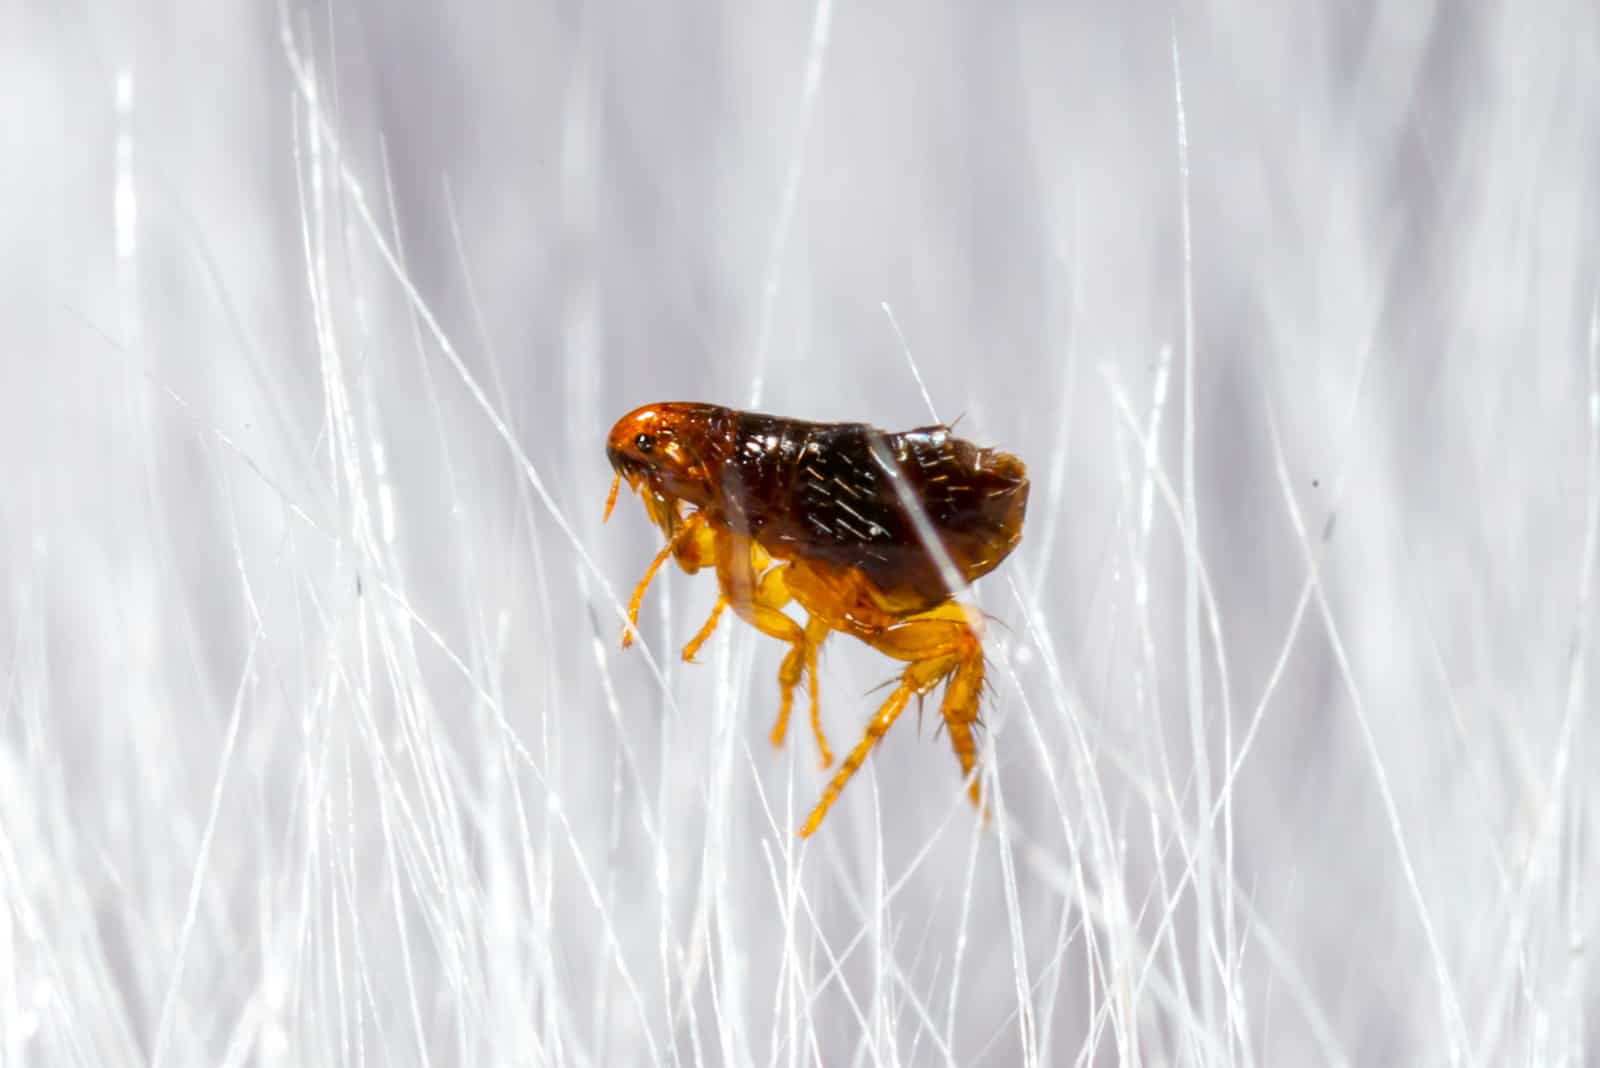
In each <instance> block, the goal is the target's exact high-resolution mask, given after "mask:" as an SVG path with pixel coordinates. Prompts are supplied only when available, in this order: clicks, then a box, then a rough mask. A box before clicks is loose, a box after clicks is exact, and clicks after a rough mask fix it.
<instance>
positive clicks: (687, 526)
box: [622, 512, 709, 649]
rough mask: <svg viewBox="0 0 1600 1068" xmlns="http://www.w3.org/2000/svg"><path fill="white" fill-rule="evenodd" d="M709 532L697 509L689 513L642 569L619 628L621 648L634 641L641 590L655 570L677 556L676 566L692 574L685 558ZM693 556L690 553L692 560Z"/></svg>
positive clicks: (652, 576)
mask: <svg viewBox="0 0 1600 1068" xmlns="http://www.w3.org/2000/svg"><path fill="white" fill-rule="evenodd" d="M707 533H709V532H708V531H707V530H706V527H705V517H704V516H702V515H701V514H700V513H699V512H694V513H692V514H691V515H690V516H689V517H688V518H687V519H685V520H684V521H683V526H681V527H679V528H678V529H677V532H676V533H674V534H673V535H672V537H670V538H668V539H667V543H666V544H665V545H663V546H662V547H661V551H660V552H658V553H656V555H655V559H654V560H651V561H650V566H649V567H647V568H645V569H644V578H642V579H640V580H639V585H637V586H635V587H634V588H633V596H632V597H631V598H630V599H629V600H628V622H627V625H626V626H624V627H623V628H622V647H623V648H624V649H626V648H628V646H630V645H632V644H633V638H634V635H636V634H637V633H638V632H639V606H640V605H642V604H643V603H644V591H645V590H647V589H649V588H650V583H651V581H652V580H654V579H655V577H656V572H657V571H660V570H661V565H662V564H664V563H666V562H667V557H669V556H673V555H676V556H677V557H678V564H679V566H682V567H684V570H686V571H689V572H690V573H691V574H692V573H693V568H691V567H689V566H686V565H685V563H684V557H685V556H686V555H691V554H693V553H696V552H698V550H699V546H700V544H701V542H702V541H703V539H704V536H705V535H706V534H707ZM692 559H693V557H692V555H691V560H692Z"/></svg>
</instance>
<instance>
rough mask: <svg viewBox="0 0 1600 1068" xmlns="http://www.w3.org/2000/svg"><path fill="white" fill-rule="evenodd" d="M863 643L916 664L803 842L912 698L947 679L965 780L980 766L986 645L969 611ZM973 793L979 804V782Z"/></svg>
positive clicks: (951, 610) (941, 614)
mask: <svg viewBox="0 0 1600 1068" xmlns="http://www.w3.org/2000/svg"><path fill="white" fill-rule="evenodd" d="M862 640H863V641H865V642H866V643H867V644H869V645H871V646H872V647H873V648H874V649H877V650H878V651H879V652H881V653H884V654H885V655H888V656H892V657H894V658H895V659H896V660H907V661H910V665H909V666H908V667H907V668H906V669H905V672H904V673H903V674H902V675H901V676H900V683H899V685H897V686H896V687H895V689H894V692H893V693H891V694H890V695H889V699H888V700H886V701H885V702H884V703H883V705H882V707H880V708H879V709H878V713H877V715H875V716H873V717H872V721H871V722H870V723H868V724H867V731H866V734H865V735H864V736H863V737H862V739H861V741H860V742H859V743H857V745H856V747H855V749H853V750H852V751H851V752H850V755H849V756H848V757H846V758H845V761H844V763H843V764H841V765H840V766H839V771H838V773H837V774H835V775H834V777H833V780H832V781H831V782H829V783H828V785H827V788H826V789H824V790H823V792H822V798H821V800H819V801H818V802H817V806H816V808H814V809H812V811H811V815H810V816H809V817H808V818H807V819H806V822H805V825H804V826H802V827H801V828H800V834H801V835H802V836H806V835H810V834H811V833H812V832H813V831H815V830H816V829H817V828H818V827H819V826H821V824H822V818H823V817H824V816H826V815H827V813H828V809H829V808H830V807H832V805H833V803H834V801H836V800H837V799H838V797H839V794H840V793H841V792H842V791H843V790H844V787H845V784H846V783H848V782H849V781H850V777H851V776H852V775H854V774H855V773H856V771H857V770H858V769H859V768H860V767H861V765H862V764H863V763H864V762H865V761H866V759H867V756H868V755H869V754H870V753H871V752H872V749H873V747H874V746H876V745H877V744H878V741H879V740H880V739H882V737H883V736H884V734H886V733H887V732H888V730H889V728H890V727H891V726H893V725H894V721H895V719H896V718H897V717H898V716H899V715H900V713H901V712H902V711H904V710H905V706H906V703H907V702H908V701H910V700H911V697H912V695H913V694H918V695H920V694H925V693H928V692H929V691H930V690H933V689H934V688H935V687H937V686H938V685H939V683H940V682H942V681H944V680H945V679H949V680H950V682H949V685H948V686H947V687H946V688H945V694H944V704H943V706H942V708H941V711H942V713H943V716H944V722H945V727H946V729H948V730H949V732H950V743H951V745H952V746H953V747H954V748H955V752H956V759H957V760H958V761H960V763H961V771H962V773H963V775H967V776H970V775H971V774H972V770H973V768H974V767H976V766H977V743H976V741H975V739H974V737H973V730H972V728H973V726H974V725H975V724H976V723H977V720H978V696H979V693H980V692H981V690H982V689H983V645H982V643H981V642H980V641H979V639H978V634H977V631H976V630H975V629H974V627H973V624H972V621H971V618H970V617H969V616H968V614H967V613H966V611H965V610H964V609H962V608H961V606H960V605H957V604H953V603H952V604H945V605H940V606H939V607H938V608H935V609H932V610H931V611H928V612H924V613H922V614H920V615H917V616H913V617H911V618H910V619H907V620H904V621H902V622H899V623H896V624H894V625H892V626H889V627H885V628H883V629H882V630H880V631H876V632H873V633H870V634H866V635H862ZM967 793H968V796H969V797H971V798H972V803H973V804H977V803H978V801H979V793H978V783H977V780H976V779H974V780H973V782H972V785H971V786H970V787H969V788H968V790H967Z"/></svg>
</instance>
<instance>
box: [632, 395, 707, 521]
mask: <svg viewBox="0 0 1600 1068" xmlns="http://www.w3.org/2000/svg"><path fill="white" fill-rule="evenodd" d="M721 412H722V409H721V408H717V407H715V406H714V405H710V404H690V403H683V402H667V403H663V404H647V405H645V406H644V407H643V408H635V409H634V410H633V411H631V412H629V413H628V414H627V415H625V416H623V417H622V418H621V419H618V420H617V423H616V425H615V426H613V427H612V428H611V434H610V436H609V437H607V439H606V459H608V460H610V461H611V469H612V470H613V471H615V472H616V473H617V477H616V479H615V480H614V481H613V482H612V484H611V499H610V501H608V502H607V504H606V515H608V516H609V515H610V514H611V508H612V506H613V504H614V503H615V501H616V496H617V489H618V487H619V486H620V485H621V484H622V480H623V479H627V480H628V486H629V487H630V488H631V489H633V490H634V491H636V492H638V493H640V494H642V495H644V494H647V495H648V497H653V498H656V499H658V500H661V499H665V500H666V501H683V502H685V503H686V504H691V505H695V506H697V507H704V506H705V505H706V504H708V503H709V502H710V500H711V475H710V472H709V471H708V470H707V469H706V465H705V462H704V457H705V456H707V455H708V454H709V452H710V450H709V449H708V448H707V443H708V436H709V435H710V433H711V432H712V431H713V423H714V422H715V420H716V419H717V417H718V415H719V414H720V413H721Z"/></svg>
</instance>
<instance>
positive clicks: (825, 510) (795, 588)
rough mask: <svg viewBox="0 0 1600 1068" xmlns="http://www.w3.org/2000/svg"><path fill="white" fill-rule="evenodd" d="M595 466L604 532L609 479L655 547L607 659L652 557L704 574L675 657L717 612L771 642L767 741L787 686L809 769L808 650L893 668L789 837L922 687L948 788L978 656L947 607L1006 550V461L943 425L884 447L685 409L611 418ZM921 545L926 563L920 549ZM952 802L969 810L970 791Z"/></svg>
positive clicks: (953, 607)
mask: <svg viewBox="0 0 1600 1068" xmlns="http://www.w3.org/2000/svg"><path fill="white" fill-rule="evenodd" d="M606 456H607V458H608V459H609V460H610V461H611V466H612V468H613V469H614V470H615V471H616V478H615V479H614V480H613V481H612V484H611V494H610V497H609V498H608V499H607V501H606V517H607V518H610V515H611V510H612V508H613V507H615V505H616V500H617V492H618V490H619V488H620V486H621V483H622V480H623V479H626V480H627V481H628V485H629V486H630V487H631V488H632V489H633V490H634V491H636V492H637V493H638V494H639V496H640V498H641V499H642V500H643V501H644V507H645V511H646V512H647V513H648V514H649V516H650V519H651V521H652V522H653V523H655V524H656V526H658V527H660V528H661V531H662V533H663V534H664V535H665V536H666V539H667V541H666V545H664V546H663V547H662V549H661V551H660V552H659V553H657V554H656V557H655V559H654V560H652V561H651V563H650V566H649V568H647V569H646V571H645V573H644V578H643V579H641V580H640V581H639V585H638V587H637V588H636V589H635V590H634V591H633V598H632V600H631V602H630V603H629V605H628V620H629V626H628V627H627V628H626V629H625V630H624V632H623V639H622V644H623V645H624V647H626V646H627V645H629V644H630V643H631V642H632V640H633V635H634V633H635V628H636V627H637V624H638V616H639V605H640V602H641V601H642V600H643V599H644V593H645V590H646V588H647V587H648V586H649V585H650V581H651V579H652V578H654V577H655V574H656V572H657V571H658V570H659V569H660V567H661V565H662V564H663V563H665V562H666V560H667V557H668V556H671V557H673V558H674V559H676V560H677V562H678V565H679V566H680V567H681V568H682V569H683V570H684V571H686V572H688V573H689V574H694V573H695V572H697V571H699V570H700V569H701V568H705V567H712V568H715V570H716V574H717V585H718V590H719V594H718V597H717V603H716V606H715V607H714V608H713V609H712V610H711V617H710V618H709V619H707V620H706V622H705V625H704V626H702V627H701V628H700V630H699V632H698V633H697V634H695V636H694V638H693V639H692V640H690V642H689V644H688V645H687V646H685V647H684V650H683V658H684V659H685V660H693V659H694V656H695V654H696V653H697V652H698V651H699V649H700V647H701V646H702V645H703V644H704V643H705V641H706V639H708V638H709V637H710V636H711V633H712V632H713V631H714V630H715V629H716V626H717V621H718V620H719V619H720V618H721V616H722V612H723V610H724V609H726V608H729V607H731V608H732V609H733V611H734V613H735V614H736V615H738V616H739V617H740V618H741V619H743V620H745V621H746V622H748V623H750V624H751V625H752V626H754V627H755V628H756V629H757V630H759V631H761V632H762V633H763V634H769V635H771V636H772V637H774V638H777V639H779V640H780V641H783V642H785V643H786V644H787V645H788V646H789V651H788V653H787V654H786V655H785V656H784V658H783V663H782V665H781V666H780V667H779V669H778V687H779V693H780V703H779V706H778V721H777V723H776V725H774V727H773V728H772V741H773V744H774V745H782V744H783V739H784V736H785V734H786V732H787V730H788V724H789V711H790V708H791V706H792V705H793V703H794V691H795V688H796V687H797V686H799V684H800V681H801V679H802V678H805V679H806V680H807V683H808V691H809V693H810V697H811V729H812V731H813V733H814V734H815V735H816V738H817V746H818V748H819V749H820V750H821V751H822V764H823V766H824V767H827V766H828V765H830V764H831V763H832V762H833V756H832V753H831V751H830V750H829V748H828V742H827V739H826V738H825V737H824V736H823V732H822V724H821V721H820V719H819V718H818V713H817V652H818V650H819V649H820V648H821V646H822V643H823V641H824V640H826V639H827V637H828V635H829V634H830V633H832V632H833V631H843V632H844V633H847V634H851V635H853V636H854V637H856V638H859V639H860V640H861V641H863V642H866V643H867V644H868V645H870V646H872V647H873V648H874V649H877V650H878V651H879V652H881V653H883V654H885V655H886V656H889V657H892V658H894V659H895V660H899V661H903V662H905V663H906V665H907V666H906V668H905V669H904V671H903V672H902V673H901V675H900V679H899V682H898V684H897V685H896V686H895V688H894V691H893V692H892V693H891V694H890V695H889V697H888V699H887V700H886V701H884V703H883V705H882V706H881V707H880V708H879V709H878V712H877V714H876V715H874V716H873V717H872V721H871V722H870V723H868V725H867V730H866V735H865V736H864V737H863V738H862V739H861V741H860V743H858V744H857V745H856V747H855V748H854V749H853V750H851V752H850V755H849V756H847V757H846V758H845V760H844V763H843V764H842V765H840V767H839V770H838V772H837V773H836V774H835V775H834V777H833V780H832V781H831V782H829V784H828V786H827V788H826V789H825V790H824V791H823V793H822V798H821V800H819V801H818V802H817V805H816V807H815V808H814V809H812V811H811V815H810V816H809V817H808V818H807V819H806V821H805V824H804V825H803V826H802V827H801V828H800V834H801V835H803V836H804V835H810V834H811V833H812V832H813V831H815V830H816V829H817V827H818V826H819V825H820V824H821V823H822V819H823V817H824V816H825V815H826V814H827V811H828V809H829V807H830V806H831V805H832V804H833V803H834V801H835V800H836V799H837V798H838V796H839V793H840V791H841V790H843V789H844V786H845V784H846V783H847V782H849V780H850V777H851V776H852V775H853V774H855V772H856V770H857V769H858V768H860V766H861V764H862V762H863V761H865V760H866V758H867V755H868V754H869V753H870V752H871V750H872V747H873V746H874V745H875V744H876V743H877V741H878V740H879V739H880V738H882V737H883V735H884V734H885V733H886V732H887V731H888V730H889V728H890V727H891V726H892V725H893V724H894V721H895V719H896V718H897V717H898V716H899V715H900V713H901V712H902V711H903V710H904V709H905V707H906V705H907V703H909V701H910V700H911V697H912V696H913V695H916V696H918V697H920V696H922V695H924V694H926V693H929V692H930V691H932V690H934V689H935V688H937V687H938V686H939V684H940V683H945V684H946V685H945V691H944V702H943V704H942V706H941V709H940V711H941V713H942V715H943V717H944V723H945V727H946V729H947V730H948V731H949V733H950V741H951V744H952V745H953V746H954V747H955V752H956V757H957V759H958V760H959V761H960V762H961V770H962V773H963V774H964V775H967V776H972V774H973V769H974V767H975V766H976V753H977V746H976V741H975V739H974V736H973V728H974V726H975V725H976V724H977V720H978V698H979V691H980V690H981V688H982V686H983V667H984V664H983V646H982V643H981V640H980V629H979V627H980V623H979V620H978V619H977V617H976V616H975V615H974V613H973V612H971V611H970V610H969V609H967V608H964V607H963V606H962V605H960V604H958V603H957V602H956V601H955V600H953V594H954V593H955V590H956V589H959V588H961V587H964V586H965V585H967V584H970V583H971V582H973V581H974V580H975V579H977V578H978V577H980V576H982V575H985V574H987V573H988V572H989V571H991V570H993V569H994V567H995V566H996V565H997V564H999V563H1000V561H1001V560H1003V559H1005V558H1006V556H1007V555H1008V554H1009V553H1010V552H1011V550H1012V549H1014V548H1016V545H1017V542H1018V541H1019V540H1020V539H1021V537H1022V521H1023V515H1024V512H1025V511H1026V508H1027V503H1028V477H1027V470H1026V468H1025V467H1024V466H1023V464H1022V461H1021V460H1018V459H1017V458H1016V457H1015V456H1011V455H1009V454H1008V453H1004V452H1000V451H998V450H995V449H984V448H979V447H978V446H976V445H973V444H971V443H970V442H967V441H963V440H961V439H960V438H957V437H955V436H953V435H952V434H951V433H950V429H949V427H946V426H928V427H921V428H918V429H916V430H909V431H906V432H904V433H898V434H890V433H885V432H883V431H880V430H877V429H875V428H873V427H870V426H867V425H866V424H864V423H805V422H799V421H797V420H793V419H783V418H779V417H777V416H772V415H760V414H757V413H753V412H742V411H736V410H734V409H730V408H721V407H717V406H715V405H710V404H693V403H663V404H651V405H646V406H645V407H642V408H638V409H635V410H634V411H632V412H629V413H628V414H627V415H625V416H623V417H622V418H621V419H620V420H618V421H617V424H616V425H615V426H614V427H612V430H611V435H610V438H609V439H608V441H607V442H606ZM908 504H909V505H910V507H908ZM919 527H920V530H919ZM931 542H936V543H937V546H938V548H939V549H940V550H942V551H940V552H934V551H930V543H931ZM940 557H943V559H941V558H940ZM953 587H954V588H953ZM790 601H794V602H795V603H797V604H798V605H799V606H800V607H802V608H804V609H805V610H806V614H807V617H808V618H807V622H806V625H805V626H804V627H802V626H801V625H800V624H799V623H797V622H795V620H794V619H792V618H790V617H789V616H788V615H787V614H786V613H785V612H784V611H783V609H784V608H785V607H786V606H787V605H788V604H789V602H790ZM969 794H970V796H971V798H972V801H973V803H974V804H977V803H978V801H979V791H978V783H977V780H976V778H973V781H972V784H971V786H970V788H969Z"/></svg>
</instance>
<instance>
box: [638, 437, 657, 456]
mask: <svg viewBox="0 0 1600 1068" xmlns="http://www.w3.org/2000/svg"><path fill="white" fill-rule="evenodd" d="M633 447H634V448H636V449H638V450H639V451H640V452H642V453H652V452H654V451H655V449H656V439H655V438H654V437H653V436H651V435H649V434H640V435H639V436H638V437H636V438H634V439H633Z"/></svg>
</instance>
